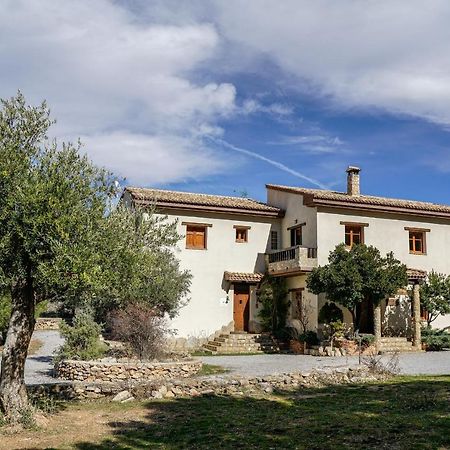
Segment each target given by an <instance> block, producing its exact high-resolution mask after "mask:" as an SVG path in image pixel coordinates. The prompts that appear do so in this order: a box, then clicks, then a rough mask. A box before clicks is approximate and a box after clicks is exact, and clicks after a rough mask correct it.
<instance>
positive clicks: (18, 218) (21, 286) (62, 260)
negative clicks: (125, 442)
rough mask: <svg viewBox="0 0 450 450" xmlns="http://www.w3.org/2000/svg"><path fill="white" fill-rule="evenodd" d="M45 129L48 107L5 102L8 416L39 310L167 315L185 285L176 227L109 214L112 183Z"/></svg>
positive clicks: (114, 193) (1, 122) (1, 261)
mask: <svg viewBox="0 0 450 450" xmlns="http://www.w3.org/2000/svg"><path fill="white" fill-rule="evenodd" d="M51 124H52V121H51V119H50V114H49V110H48V108H47V106H46V104H45V103H43V104H42V105H40V106H38V107H31V106H27V105H26V102H25V99H24V97H23V95H22V94H20V93H19V94H18V95H17V96H16V97H14V98H12V99H10V100H7V101H2V109H1V110H0V200H1V201H0V290H1V291H7V292H10V293H11V300H12V313H11V314H12V316H11V317H13V318H14V320H12V321H11V322H10V323H11V324H14V329H12V327H11V326H10V332H11V333H14V334H16V335H17V336H18V337H19V339H15V340H11V346H14V348H10V349H6V348H5V351H4V357H3V359H2V372H1V373H2V375H1V379H0V384H1V389H0V408H3V410H6V409H8V410H9V413H8V415H10V416H15V420H17V417H18V413H19V409H20V408H22V406H23V405H25V404H26V403H27V398H26V391H25V389H20V393H21V395H20V396H18V395H16V394H14V393H13V392H12V391H11V390H10V389H6V387H7V386H9V387H11V389H12V386H13V385H14V386H19V385H20V384H23V370H24V364H25V357H26V349H27V347H28V342H29V340H30V338H31V333H32V330H33V326H34V309H35V306H36V305H37V304H39V303H41V302H42V301H44V300H48V301H51V302H62V303H63V304H65V305H67V306H69V307H70V308H72V309H75V308H76V307H77V306H79V305H93V306H94V307H95V308H96V309H97V311H98V315H101V314H102V313H103V312H104V311H105V310H107V309H109V308H110V307H111V305H112V306H114V307H115V306H118V305H120V306H122V305H124V304H126V303H127V302H129V301H142V302H146V303H147V304H150V305H152V306H153V307H155V308H156V309H158V310H160V311H161V312H167V313H168V314H169V315H170V316H174V315H175V314H176V313H177V310H178V308H179V307H180V306H181V304H182V302H183V300H184V298H185V296H186V294H187V292H188V289H189V284H190V275H189V273H187V272H185V271H181V270H180V267H179V263H178V261H177V260H176V258H175V256H174V254H173V252H172V251H171V250H172V248H173V247H174V246H175V244H176V242H177V241H178V240H179V238H180V236H179V235H178V234H177V232H176V228H175V224H172V223H169V222H168V221H167V220H165V218H156V217H155V216H154V215H153V214H152V212H151V211H148V212H147V214H146V217H145V218H148V220H144V216H143V212H142V211H131V210H129V209H126V208H125V207H118V208H116V206H115V205H116V204H117V201H118V198H119V195H120V193H121V189H120V184H119V181H118V180H117V179H116V178H115V177H114V176H113V175H112V174H111V173H109V172H108V171H106V170H104V169H102V168H98V167H96V166H95V165H93V164H92V163H91V162H90V161H89V159H88V158H87V156H86V155H83V154H81V152H80V144H78V145H75V146H74V145H73V144H71V143H68V144H63V145H62V146H58V144H57V142H56V141H49V139H48V138H47V134H48V130H49V127H50V126H51ZM147 216H148V217H147ZM5 355H7V356H8V357H5ZM11 355H14V357H13V356H11ZM21 380H22V381H21ZM13 381H15V382H16V383H14V382H13ZM14 389H16V390H17V387H14ZM17 392H19V391H17ZM16 400H17V401H16ZM19 403H20V405H22V406H20V408H19ZM13 404H14V405H15V406H13Z"/></svg>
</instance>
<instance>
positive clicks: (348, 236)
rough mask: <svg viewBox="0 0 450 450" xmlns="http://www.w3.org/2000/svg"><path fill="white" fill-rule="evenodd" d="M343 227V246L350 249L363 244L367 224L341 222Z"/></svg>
mask: <svg viewBox="0 0 450 450" xmlns="http://www.w3.org/2000/svg"><path fill="white" fill-rule="evenodd" d="M341 225H344V226H345V245H346V246H347V247H348V248H352V247H353V245H357V244H364V227H367V226H369V224H367V223H356V222H341Z"/></svg>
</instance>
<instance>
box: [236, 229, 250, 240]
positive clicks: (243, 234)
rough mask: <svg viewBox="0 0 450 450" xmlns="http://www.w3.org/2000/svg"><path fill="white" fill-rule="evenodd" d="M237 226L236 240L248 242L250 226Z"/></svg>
mask: <svg viewBox="0 0 450 450" xmlns="http://www.w3.org/2000/svg"><path fill="white" fill-rule="evenodd" d="M235 228H236V242H247V241H248V230H249V227H235Z"/></svg>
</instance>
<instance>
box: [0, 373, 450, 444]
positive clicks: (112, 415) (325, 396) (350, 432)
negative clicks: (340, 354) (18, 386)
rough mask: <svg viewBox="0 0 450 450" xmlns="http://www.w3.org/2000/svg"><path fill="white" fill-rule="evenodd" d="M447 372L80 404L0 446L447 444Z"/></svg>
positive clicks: (0, 438)
mask: <svg viewBox="0 0 450 450" xmlns="http://www.w3.org/2000/svg"><path fill="white" fill-rule="evenodd" d="M449 402H450V376H442V377H396V378H394V379H392V380H391V381H388V382H384V383H372V384H369V385H343V386H330V387H326V388H322V389H305V388H303V389H300V390H297V391H290V392H280V393H277V394H276V395H271V396H261V397H246V396H241V397H231V396H216V397H214V396H213V397H210V396H208V397H195V398H189V399H176V400H171V401H168V400H165V401H163V400H161V401H151V402H142V403H137V402H136V403H127V404H117V403H107V402H94V403H81V404H73V403H72V404H68V407H67V408H66V409H65V410H64V411H62V412H60V413H59V414H56V415H54V416H51V417H50V419H49V420H50V423H49V425H48V427H47V428H46V429H44V430H40V431H26V432H24V433H21V434H20V435H17V436H4V435H3V436H2V435H0V448H5V449H6V448H18V447H19V448H30V447H27V445H28V446H31V448H58V449H59V448H71V449H78V450H107V449H108V450H109V449H144V448H145V449H147V448H150V449H171V450H172V449H192V448H195V449H234V448H243V449H284V448H286V449H288V448H289V449H292V448H295V449H321V450H326V449H333V450H334V449H441V450H444V449H448V448H450V432H449V431H450V408H449Z"/></svg>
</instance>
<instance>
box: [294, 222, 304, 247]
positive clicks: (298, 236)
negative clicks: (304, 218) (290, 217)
mask: <svg viewBox="0 0 450 450" xmlns="http://www.w3.org/2000/svg"><path fill="white" fill-rule="evenodd" d="M296 245H302V227H301V226H298V227H295V228H291V247H294V246H296Z"/></svg>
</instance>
